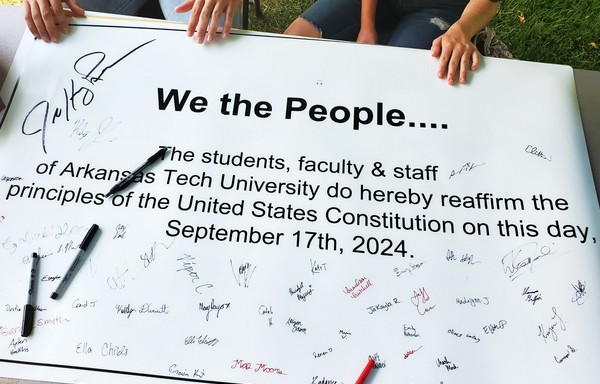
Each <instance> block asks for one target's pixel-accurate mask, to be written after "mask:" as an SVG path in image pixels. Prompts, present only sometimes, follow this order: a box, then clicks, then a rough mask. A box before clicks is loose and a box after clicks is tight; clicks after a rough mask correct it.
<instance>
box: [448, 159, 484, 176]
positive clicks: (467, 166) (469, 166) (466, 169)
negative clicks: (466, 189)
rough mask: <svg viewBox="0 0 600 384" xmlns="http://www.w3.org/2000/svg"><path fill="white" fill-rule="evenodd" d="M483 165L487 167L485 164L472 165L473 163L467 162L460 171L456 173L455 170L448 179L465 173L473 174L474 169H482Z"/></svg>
mask: <svg viewBox="0 0 600 384" xmlns="http://www.w3.org/2000/svg"><path fill="white" fill-rule="evenodd" d="M482 165H485V163H481V164H475V163H471V162H466V163H465V164H464V165H463V166H462V167H460V169H459V170H458V171H455V170H454V169H453V170H452V172H450V176H449V177H448V179H451V178H452V177H454V176H457V175H460V174H462V173H463V172H471V171H472V170H473V169H475V168H477V167H481V166H482Z"/></svg>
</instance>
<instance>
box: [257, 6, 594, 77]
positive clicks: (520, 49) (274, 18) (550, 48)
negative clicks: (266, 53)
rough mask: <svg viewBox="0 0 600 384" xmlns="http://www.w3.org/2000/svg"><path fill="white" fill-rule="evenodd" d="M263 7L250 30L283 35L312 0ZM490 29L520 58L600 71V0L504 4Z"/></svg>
mask: <svg viewBox="0 0 600 384" xmlns="http://www.w3.org/2000/svg"><path fill="white" fill-rule="evenodd" d="M260 4H261V9H262V11H263V17H261V18H256V17H255V16H254V8H253V5H252V4H251V5H250V16H251V17H250V22H249V26H250V29H253V30H256V31H264V32H275V33H280V32H282V31H283V30H285V28H286V27H287V26H288V25H289V24H290V23H291V22H292V21H293V20H294V19H295V18H296V17H298V15H299V14H300V13H302V11H303V10H304V9H306V8H307V7H308V6H310V4H312V0H261V1H260ZM491 26H492V28H494V30H495V31H496V33H497V36H498V37H499V38H500V40H502V42H504V43H505V44H506V45H507V46H508V48H509V50H510V51H511V53H512V54H513V55H514V56H515V57H516V58H517V59H520V60H526V61H536V62H544V63H553V64H565V65H570V66H572V67H573V68H578V69H588V70H595V71H600V0H505V1H504V2H503V3H502V7H501V10H500V12H499V13H498V15H497V16H496V18H495V19H494V20H493V21H492V24H491Z"/></svg>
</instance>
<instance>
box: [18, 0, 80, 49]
mask: <svg viewBox="0 0 600 384" xmlns="http://www.w3.org/2000/svg"><path fill="white" fill-rule="evenodd" d="M63 2H64V3H65V4H67V6H68V7H69V9H70V10H71V13H72V15H73V16H76V17H83V16H84V13H85V11H84V10H83V8H81V7H80V6H79V5H77V1H76V0H62V1H61V0H23V9H24V11H25V23H27V27H28V28H29V30H30V31H31V33H32V34H33V35H34V36H35V37H37V38H38V39H42V40H44V41H45V42H47V43H49V42H51V41H52V42H57V41H59V40H60V36H61V34H63V33H69V17H70V16H71V15H70V14H67V13H66V12H65V11H64V10H63V6H62V3H63Z"/></svg>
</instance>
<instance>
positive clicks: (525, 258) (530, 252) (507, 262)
mask: <svg viewBox="0 0 600 384" xmlns="http://www.w3.org/2000/svg"><path fill="white" fill-rule="evenodd" d="M556 252H557V251H554V250H553V249H552V248H551V247H550V246H547V245H540V244H538V243H537V242H531V243H526V244H523V245H522V246H520V247H518V248H515V249H513V250H512V251H510V252H509V253H507V254H506V255H505V256H504V257H503V258H502V267H503V269H504V273H505V274H508V276H509V277H510V279H511V280H515V279H516V278H517V277H519V276H521V275H522V274H523V273H525V270H526V269H528V270H529V272H531V273H533V266H534V264H536V262H538V261H539V260H540V259H541V258H543V257H546V256H550V255H554V254H556ZM527 267H528V268H527Z"/></svg>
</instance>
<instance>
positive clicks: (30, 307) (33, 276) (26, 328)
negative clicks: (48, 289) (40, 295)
mask: <svg viewBox="0 0 600 384" xmlns="http://www.w3.org/2000/svg"><path fill="white" fill-rule="evenodd" d="M39 264H40V257H39V256H38V254H37V253H35V252H34V253H33V255H31V273H30V275H29V290H28V291H27V304H25V307H24V308H23V324H22V325H21V336H22V337H27V336H29V335H30V334H31V331H32V330H33V313H34V307H35V285H36V284H35V283H36V280H37V274H38V268H39Z"/></svg>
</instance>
